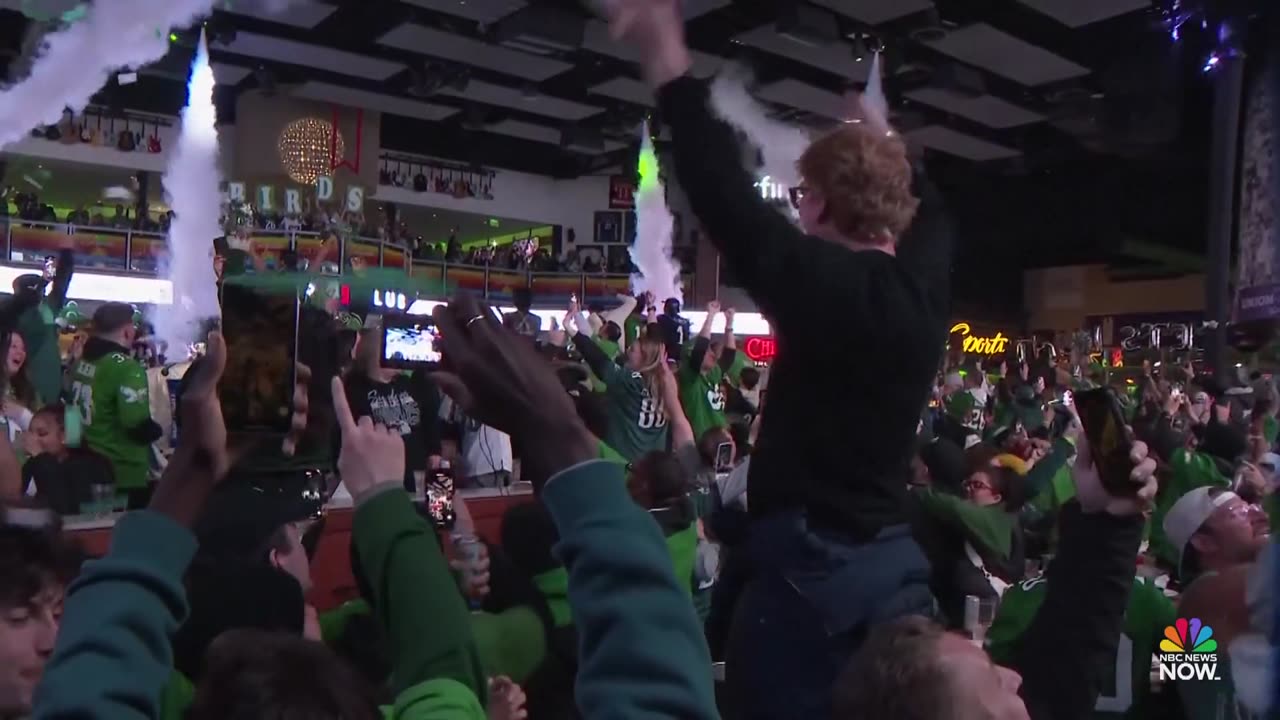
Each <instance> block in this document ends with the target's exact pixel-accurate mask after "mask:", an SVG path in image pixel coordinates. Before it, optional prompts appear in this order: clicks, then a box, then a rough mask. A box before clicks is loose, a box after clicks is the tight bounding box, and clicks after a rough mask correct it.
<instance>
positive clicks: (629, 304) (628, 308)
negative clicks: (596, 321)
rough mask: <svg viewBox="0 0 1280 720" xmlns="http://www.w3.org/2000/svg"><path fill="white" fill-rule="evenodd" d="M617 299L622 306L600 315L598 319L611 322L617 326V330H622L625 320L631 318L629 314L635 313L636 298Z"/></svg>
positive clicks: (621, 296) (625, 296)
mask: <svg viewBox="0 0 1280 720" xmlns="http://www.w3.org/2000/svg"><path fill="white" fill-rule="evenodd" d="M618 299H619V300H621V301H622V304H621V305H619V306H618V307H616V308H614V309H612V310H609V311H608V312H605V313H602V314H601V316H600V317H601V318H602V319H603V320H604V321H605V322H611V323H613V324H615V325H617V326H618V328H619V329H622V328H623V327H624V326H625V325H626V322H627V318H629V317H631V313H633V312H635V309H636V298H635V296H634V295H619V296H618ZM624 336H625V333H624Z"/></svg>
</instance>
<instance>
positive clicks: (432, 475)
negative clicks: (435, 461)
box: [426, 470, 457, 530]
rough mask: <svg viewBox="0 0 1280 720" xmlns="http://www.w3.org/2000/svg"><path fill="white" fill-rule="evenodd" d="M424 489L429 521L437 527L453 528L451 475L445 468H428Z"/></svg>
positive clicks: (454, 517)
mask: <svg viewBox="0 0 1280 720" xmlns="http://www.w3.org/2000/svg"><path fill="white" fill-rule="evenodd" d="M426 490H427V492H426V495H427V514H428V515H430V516H431V522H432V523H433V524H434V525H435V526H436V527H438V528H442V529H445V530H451V529H453V523H454V521H455V520H456V519H457V517H456V516H455V515H454V512H453V475H451V474H450V473H449V472H448V471H447V470H429V471H428V475H427V488H426Z"/></svg>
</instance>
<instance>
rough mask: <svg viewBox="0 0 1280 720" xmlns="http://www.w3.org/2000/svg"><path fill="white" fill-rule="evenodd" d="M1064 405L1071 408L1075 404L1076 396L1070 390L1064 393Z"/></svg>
mask: <svg viewBox="0 0 1280 720" xmlns="http://www.w3.org/2000/svg"><path fill="white" fill-rule="evenodd" d="M1062 404H1063V405H1066V406H1067V407H1071V406H1072V405H1074V404H1075V395H1074V394H1072V392H1071V391H1070V390H1065V391H1063V393H1062Z"/></svg>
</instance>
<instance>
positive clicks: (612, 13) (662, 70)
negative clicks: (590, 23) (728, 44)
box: [606, 0, 692, 88]
mask: <svg viewBox="0 0 1280 720" xmlns="http://www.w3.org/2000/svg"><path fill="white" fill-rule="evenodd" d="M606 12H607V15H608V18H609V34H610V35H612V36H613V38H614V39H615V40H620V41H623V42H625V43H627V44H628V45H631V46H632V47H634V48H636V50H638V51H639V52H640V69H641V71H642V72H643V74H644V76H645V80H647V81H648V82H649V85H650V86H651V87H655V88H656V87H661V86H662V85H665V84H666V83H667V82H669V81H671V80H674V79H675V78H678V77H680V76H681V75H683V74H685V72H687V71H688V69H689V66H690V65H692V61H691V60H690V57H689V48H688V47H687V46H686V45H685V40H684V17H683V16H682V15H681V13H680V3H679V2H678V0H610V1H609V3H608V5H607V7H606Z"/></svg>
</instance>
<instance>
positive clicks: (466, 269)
mask: <svg viewBox="0 0 1280 720" xmlns="http://www.w3.org/2000/svg"><path fill="white" fill-rule="evenodd" d="M0 228H2V229H3V230H4V251H5V257H7V258H8V261H9V262H10V263H14V264H31V265H35V264H38V263H40V262H42V261H43V259H44V258H45V257H46V256H49V255H56V254H57V253H58V251H60V250H63V249H70V250H71V251H72V252H73V253H74V254H75V258H76V267H77V268H79V269H81V270H93V271H98V272H115V273H128V274H133V275H138V276H142V277H155V276H156V268H157V266H158V264H159V261H160V259H161V258H162V257H163V256H164V255H165V254H166V253H167V252H168V250H167V248H166V243H165V236H164V235H163V234H160V233H149V232H141V231H137V230H123V229H115V228H101V227H83V226H74V225H68V224H66V223H42V222H27V221H21V220H16V219H10V220H8V221H6V220H5V219H4V218H0ZM330 237H331V238H332V237H333V236H332V235H330ZM252 241H253V245H254V247H255V249H256V252H257V254H258V255H259V256H260V257H261V258H262V259H263V261H264V262H265V263H266V266H267V267H268V268H271V267H279V266H280V265H281V261H282V258H281V256H282V254H283V253H284V252H285V251H287V250H294V251H295V252H297V253H298V256H299V258H301V259H305V260H306V261H307V267H308V269H309V270H310V271H312V272H327V273H330V274H334V275H340V274H342V273H343V272H345V271H347V270H349V269H350V268H351V267H353V263H355V265H356V266H359V265H360V264H361V263H363V264H364V265H366V266H381V267H389V268H402V269H403V270H404V271H405V272H406V273H408V274H410V275H413V276H415V277H418V276H426V277H429V278H431V279H433V280H440V281H442V282H443V283H444V285H443V287H446V288H448V289H449V291H453V290H454V289H457V288H463V289H467V290H471V291H473V292H476V293H480V294H482V295H483V296H484V297H486V298H488V299H489V300H491V301H494V302H510V300H511V294H512V292H513V291H514V290H516V289H518V288H528V289H529V290H530V291H532V293H533V296H534V300H535V302H538V303H541V304H556V305H561V304H564V303H566V302H568V300H569V297H570V296H571V295H577V296H578V297H579V298H581V299H582V301H583V302H584V303H590V302H594V301H606V300H612V299H613V298H614V297H615V296H617V295H619V294H625V293H627V292H629V291H630V276H629V275H624V274H611V273H564V272H533V271H526V270H510V269H506V268H499V267H497V266H493V265H466V264H458V263H449V262H445V261H443V260H421V259H417V258H414V257H413V256H412V255H411V253H410V252H409V250H408V249H406V248H405V247H403V246H401V245H396V244H392V243H388V242H384V241H382V240H379V239H377V238H366V237H355V238H351V239H349V240H343V239H337V240H330V241H329V242H326V241H325V240H324V239H322V238H321V236H320V234H318V233H314V232H288V231H275V230H254V231H253V235H252ZM693 281H694V279H693V275H692V274H685V275H684V276H683V282H684V289H685V294H686V296H692V294H693V293H692V290H693ZM437 299H438V298H437Z"/></svg>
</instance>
